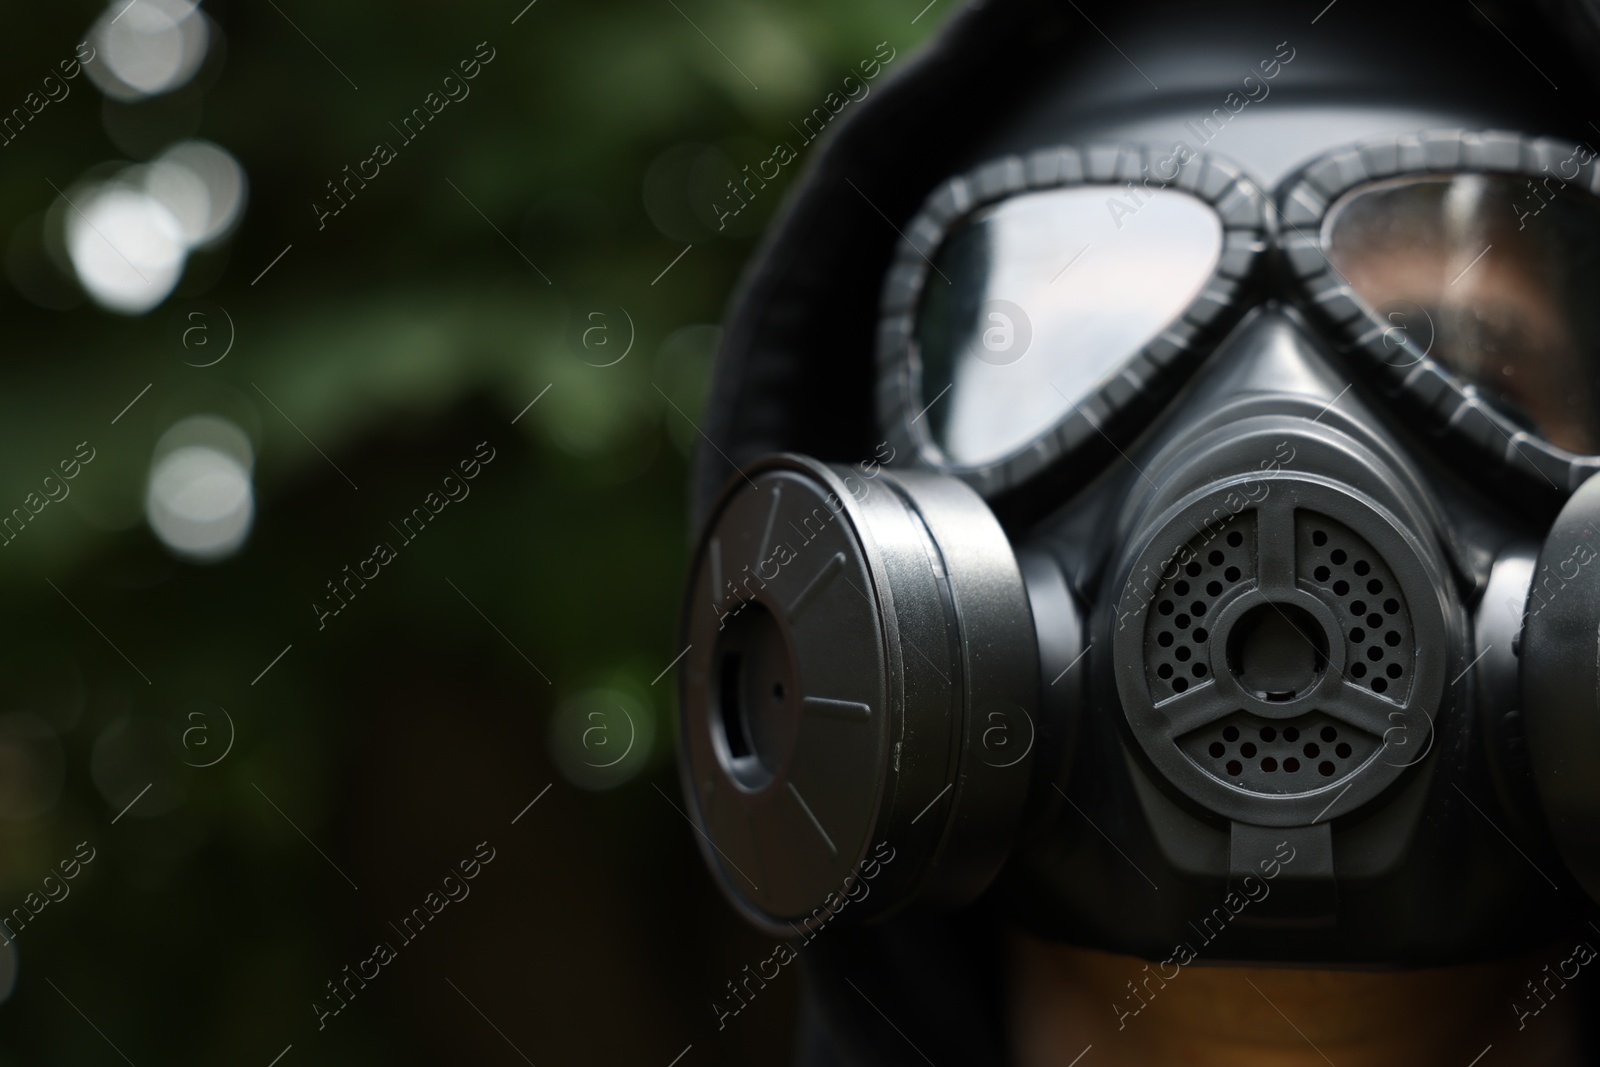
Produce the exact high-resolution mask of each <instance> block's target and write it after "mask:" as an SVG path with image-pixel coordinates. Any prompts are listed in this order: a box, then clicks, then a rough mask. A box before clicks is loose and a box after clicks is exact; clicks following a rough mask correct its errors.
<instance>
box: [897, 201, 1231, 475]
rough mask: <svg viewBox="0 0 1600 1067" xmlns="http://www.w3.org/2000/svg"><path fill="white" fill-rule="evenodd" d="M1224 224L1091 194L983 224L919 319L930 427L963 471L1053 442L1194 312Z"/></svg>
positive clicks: (962, 241) (1020, 209) (952, 258)
mask: <svg viewBox="0 0 1600 1067" xmlns="http://www.w3.org/2000/svg"><path fill="white" fill-rule="evenodd" d="M1221 253H1222V223H1221V220H1220V219H1219V218H1218V216H1217V213H1216V211H1215V210H1214V209H1213V208H1212V207H1211V206H1210V205H1208V204H1207V203H1205V202H1204V201H1202V200H1199V199H1197V198H1196V197H1193V196H1191V195H1189V194H1188V193H1183V192H1179V191H1177V190H1173V189H1155V190H1140V191H1139V193H1138V195H1137V199H1136V198H1135V197H1134V195H1133V194H1131V193H1130V192H1129V191H1128V190H1127V189H1126V188H1124V187H1121V186H1115V185H1086V186H1075V187H1072V188H1066V189H1054V190H1049V191H1045V192H1037V193H1030V194H1027V195H1024V196H1018V197H1015V198H1013V199H1010V200H1007V201H1004V202H1003V203H1000V204H998V205H996V206H994V207H991V208H988V209H986V210H984V211H981V212H979V213H978V214H976V215H974V216H973V217H972V218H971V219H970V220H968V221H967V222H966V223H965V224H964V225H962V226H961V227H960V228H958V229H956V230H955V231H953V232H952V233H951V234H950V236H949V237H948V238H947V239H946V240H945V242H944V243H943V244H942V245H941V246H940V248H939V252H938V254H937V256H936V257H935V259H934V264H935V266H936V267H937V272H933V273H930V274H929V275H928V279H927V281H926V283H925V285H926V288H925V290H924V295H923V301H922V306H921V308H920V310H919V313H918V316H917V343H918V351H919V352H920V355H921V364H922V367H921V369H922V374H921V380H922V396H921V401H920V404H919V406H920V407H922V408H923V410H924V414H923V415H922V416H921V417H923V418H926V419H927V421H928V428H929V433H930V436H931V437H932V438H933V440H934V442H935V443H936V444H938V445H939V447H940V449H942V450H943V452H944V454H945V455H946V456H947V457H949V459H950V460H951V461H953V462H954V463H956V464H960V465H966V466H977V465H981V464H985V463H991V462H994V461H996V460H999V459H1003V458H1004V457H1006V456H1008V455H1010V454H1012V453H1014V452H1017V451H1018V450H1020V449H1022V448H1024V447H1026V446H1027V445H1028V444H1029V443H1031V442H1032V441H1034V440H1036V439H1037V438H1039V437H1040V436H1042V435H1044V434H1046V433H1048V432H1049V431H1050V430H1051V429H1052V428H1053V427H1054V426H1055V425H1056V424H1057V423H1058V422H1060V420H1061V419H1062V418H1063V417H1064V416H1066V415H1067V414H1068V413H1069V412H1070V411H1071V410H1072V407H1073V405H1074V404H1076V403H1078V402H1080V401H1082V400H1083V399H1084V398H1085V397H1087V396H1088V395H1089V394H1090V393H1091V392H1092V391H1093V390H1094V389H1095V388H1096V387H1097V386H1098V385H1099V384H1100V383H1101V382H1103V381H1104V380H1105V379H1106V378H1108V377H1109V376H1111V375H1113V374H1115V373H1116V372H1117V371H1118V370H1120V369H1121V368H1122V366H1123V365H1124V364H1125V363H1126V362H1127V361H1128V360H1129V359H1130V358H1131V357H1132V356H1133V355H1134V354H1135V353H1137V352H1138V351H1139V349H1140V348H1142V347H1143V346H1144V345H1146V344H1147V343H1149V342H1150V341H1151V340H1153V339H1154V338H1155V337H1156V336H1157V335H1158V334H1159V333H1160V332H1161V331H1162V330H1163V329H1164V328H1166V326H1167V324H1168V323H1170V322H1172V321H1173V320H1174V319H1176V318H1177V317H1178V316H1179V315H1180V314H1182V313H1183V311H1184V310H1185V309H1186V308H1187V307H1188V306H1189V305H1190V304H1191V303H1193V302H1194V299H1195V297H1197V296H1198V295H1199V294H1200V291H1201V290H1202V288H1204V286H1205V284H1206V281H1207V280H1208V279H1209V278H1210V277H1211V275H1212V273H1213V272H1214V271H1215V270H1216V267H1217V262H1218V260H1219V258H1220V257H1221Z"/></svg>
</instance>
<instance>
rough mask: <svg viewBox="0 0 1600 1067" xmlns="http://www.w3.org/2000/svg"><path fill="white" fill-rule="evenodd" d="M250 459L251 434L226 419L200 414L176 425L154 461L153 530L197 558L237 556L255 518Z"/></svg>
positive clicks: (148, 507) (178, 551)
mask: <svg viewBox="0 0 1600 1067" xmlns="http://www.w3.org/2000/svg"><path fill="white" fill-rule="evenodd" d="M251 462H252V454H251V449H250V444H249V439H248V438H247V437H245V435H244V433H243V431H241V430H239V429H238V427H236V426H234V425H233V424H232V423H230V422H228V421H226V420H225V419H219V418H216V417H214V416H198V417H196V418H191V419H185V420H184V421H183V422H180V423H178V424H177V425H175V426H173V427H172V429H170V430H168V431H167V432H166V433H165V434H164V435H162V439H161V441H160V442H159V443H157V445H156V455H155V459H154V461H153V462H152V463H151V466H150V484H149V488H148V490H147V491H146V494H145V517H146V518H147V519H148V520H149V522H150V529H151V530H152V531H154V532H155V535H156V536H157V537H158V538H160V539H161V542H162V544H164V545H166V547H167V548H168V549H169V550H170V551H171V552H172V553H173V554H174V555H176V556H179V557H181V558H184V559H188V560H191V561H193V562H197V563H212V562H216V561H217V560H221V559H225V558H227V557H228V556H231V555H233V554H234V553H235V552H237V551H238V550H239V548H240V547H241V546H242V545H243V544H244V541H245V538H246V537H247V536H248V535H249V533H250V524H251V521H252V520H253V519H254V517H255V496H254V492H253V489H252V486H251V481H250V467H251Z"/></svg>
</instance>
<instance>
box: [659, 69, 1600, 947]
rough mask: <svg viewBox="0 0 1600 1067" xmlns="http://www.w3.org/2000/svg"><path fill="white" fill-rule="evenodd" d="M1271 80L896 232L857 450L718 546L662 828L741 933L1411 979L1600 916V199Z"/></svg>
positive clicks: (1016, 151)
mask: <svg viewBox="0 0 1600 1067" xmlns="http://www.w3.org/2000/svg"><path fill="white" fill-rule="evenodd" d="M1257 50H1258V51H1259V52H1260V55H1259V56H1252V58H1251V61H1250V62H1249V63H1247V64H1243V65H1237V66H1235V67H1230V68H1229V70H1228V72H1227V73H1225V74H1222V75H1219V76H1216V77H1213V78H1212V79H1211V80H1210V81H1204V80H1203V79H1202V80H1201V82H1200V84H1202V85H1204V86H1215V90H1216V91H1215V92H1205V91H1194V92H1192V93H1191V94H1190V96H1189V97H1186V98H1185V99H1186V100H1193V101H1201V102H1202V103H1185V104H1183V105H1180V106H1179V107H1178V108H1177V109H1176V110H1175V111H1174V110H1171V105H1170V104H1166V103H1163V104H1162V107H1163V108H1166V109H1168V110H1163V111H1160V112H1154V111H1152V110H1151V108H1150V106H1146V107H1145V108H1144V109H1143V110H1140V109H1139V108H1131V109H1130V108H1124V109H1123V110H1122V111H1116V109H1109V110H1110V111H1111V112H1112V113H1114V114H1116V115H1117V116H1119V117H1117V118H1116V119H1114V120H1113V119H1106V118H1104V117H1096V118H1093V119H1090V118H1084V117H1081V116H1080V117H1078V118H1072V117H1070V112H1064V111H1063V110H1062V109H1061V108H1059V107H1055V106H1054V105H1052V104H1049V103H1046V104H1040V105H1039V106H1037V107H1035V108H1034V109H1033V110H1032V111H1031V112H1030V113H1029V114H1028V115H1026V116H1025V117H1024V118H1022V119H1019V120H1018V121H1016V122H1014V123H1012V124H1011V125H1010V126H1009V127H1008V128H1007V129H1006V131H1005V132H1002V133H1000V134H998V135H996V136H995V137H993V138H991V139H990V140H989V141H988V142H985V143H984V144H980V145H976V146H974V147H973V148H972V149H971V151H970V156H971V157H972V158H970V159H969V160H968V161H967V162H966V164H965V165H963V166H961V167H959V168H952V169H951V170H949V171H946V173H945V175H944V176H943V177H942V179H941V180H938V181H934V182H932V183H931V185H925V186H924V189H925V192H924V195H923V199H922V202H921V207H920V210H917V211H916V212H915V213H914V214H911V215H910V216H909V217H905V218H894V219H892V220H891V224H892V226H893V229H894V231H895V233H894V234H892V235H891V238H892V240H893V242H894V243H893V250H892V252H891V253H890V254H889V255H888V256H887V257H886V258H887V262H886V265H885V267H884V269H883V271H882V274H881V285H880V288H879V289H878V293H877V322H876V333H875V337H874V339H873V344H874V349H875V360H876V364H875V368H874V370H873V371H872V373H873V375H874V377H875V391H874V394H873V399H874V420H873V428H872V433H871V437H872V438H874V439H875V444H873V446H872V447H871V448H869V449H867V450H858V452H857V453H856V454H854V455H848V456H846V457H832V459H831V460H830V461H828V462H824V461H823V460H821V459H816V458H811V457H809V456H807V455H801V454H796V453H793V452H781V453H775V454H772V455H769V456H766V457H763V458H757V459H755V460H753V461H750V462H745V463H742V464H741V465H740V469H739V470H738V471H737V472H736V473H733V474H732V477H731V478H729V480H728V481H727V483H726V487H725V488H724V489H723V490H722V491H721V494H720V496H718V497H717V498H716V499H715V501H714V503H712V504H711V506H710V507H709V508H708V509H707V510H706V514H705V520H704V524H703V528H702V533H701V536H700V539H699V541H698V546H697V548H696V550H695V555H694V561H693V564H692V567H691V572H690V577H689V580H688V584H687V593H686V596H685V601H684V609H683V617H682V618H683V621H682V628H683V639H682V641H681V642H680V643H681V644H685V645H687V646H688V651H687V653H686V655H685V657H684V659H683V661H682V664H681V672H680V678H679V682H680V697H681V715H682V730H681V746H682V761H681V765H682V776H683V785H684V792H685V796H686V799H687V801H688V806H689V814H690V815H691V817H692V819H693V821H694V822H695V825H696V828H697V830H698V831H699V836H700V839H701V843H702V846H703V848H702V851H703V852H704V855H705V858H706V860H707V862H708V864H709V865H710V867H711V868H712V870H713V871H714V872H715V875H716V878H717V881H718V883H719V884H720V885H721V887H722V889H723V890H724V892H725V894H726V895H727V897H728V898H729V900H730V901H732V903H733V904H734V905H735V906H736V907H737V908H738V910H739V911H740V912H741V914H742V915H743V916H744V917H745V918H747V919H748V920H749V921H751V922H752V923H754V924H755V925H756V926H758V927H759V928H761V929H762V930H764V931H767V932H769V933H772V934H776V935H783V936H793V935H795V934H797V933H800V932H802V931H805V930H806V929H808V928H813V929H814V928H816V927H817V926H819V925H821V924H824V923H827V922H829V921H831V920H832V919H833V918H834V917H836V916H837V917H839V918H841V919H845V920H847V921H850V922H857V921H878V920H883V919H886V918H889V917H891V916H894V915H897V914H902V913H907V912H914V911H918V910H929V909H931V910H949V909H955V908H960V907H963V906H965V905H968V904H970V903H972V902H973V901H975V900H978V899H979V898H980V897H984V899H985V900H986V901H987V902H989V903H991V904H992V905H993V906H994V907H995V908H996V909H998V911H999V912H1000V914H1002V915H1003V916H1004V917H1005V918H1006V920H1007V921H1009V922H1014V923H1016V924H1018V925H1020V926H1023V927H1025V928H1027V929H1029V930H1031V931H1032V932H1034V933H1035V934H1038V935H1040V936H1044V937H1048V938H1052V939H1057V940H1063V941H1070V942H1073V943H1077V944H1082V945H1087V946H1091V947H1098V948H1104V949H1108V950H1112V951H1118V952H1126V953H1134V954H1139V955H1145V956H1149V957H1152V958H1155V957H1156V956H1157V955H1159V954H1162V953H1164V952H1166V951H1167V950H1168V949H1169V948H1170V946H1171V945H1172V944H1173V943H1174V942H1176V941H1180V940H1185V939H1189V940H1192V939H1193V938H1192V932H1193V931H1195V930H1196V927H1195V925H1194V924H1195V923H1197V922H1207V921H1209V920H1208V919H1207V920H1202V918H1201V917H1209V916H1211V915H1212V914H1216V913H1218V906H1219V905H1220V904H1223V903H1224V902H1226V909H1227V913H1226V928H1225V929H1220V928H1219V931H1218V934H1217V936H1216V946H1215V948H1214V949H1213V950H1212V951H1211V953H1210V954H1211V955H1213V956H1216V957H1220V958H1228V959H1237V960H1259V961H1285V962H1296V963H1304V964H1328V965H1339V964H1358V965H1359V964H1398V965H1424V964H1440V963H1448V962H1455V961H1462V960H1469V959H1479V958H1485V957H1489V956H1494V955H1498V954H1503V953H1508V952H1513V951H1517V950H1520V949H1522V948H1526V947H1528V946H1530V945H1533V944H1538V943H1540V942H1541V941H1543V940H1545V939H1548V938H1550V937H1552V936H1555V934H1556V933H1557V932H1558V931H1560V930H1561V929H1562V928H1563V926H1564V925H1567V924H1570V923H1571V922H1572V921H1573V920H1574V918H1575V917H1576V916H1578V915H1579V914H1581V909H1582V908H1583V907H1584V906H1585V904H1586V903H1587V901H1586V899H1585V894H1587V895H1588V896H1589V897H1596V898H1600V777H1597V776H1596V774H1595V766H1596V764H1595V761H1596V758H1597V757H1600V637H1597V636H1596V635H1597V633H1600V578H1597V574H1600V562H1597V560H1596V557H1597V555H1600V534H1597V532H1596V531H1597V530H1600V525H1597V524H1600V482H1595V481H1590V480H1588V479H1589V476H1590V474H1592V473H1593V472H1594V471H1595V470H1596V469H1600V309H1597V305H1596V304H1595V301H1594V297H1593V294H1594V293H1595V292H1596V291H1597V286H1600V166H1597V165H1596V161H1595V159H1594V155H1595V153H1594V152H1593V151H1592V150H1591V149H1590V148H1589V147H1588V146H1587V145H1586V144H1584V143H1582V142H1579V141H1576V140H1566V139H1563V138H1560V137H1554V136H1544V135H1543V134H1542V132H1541V131H1539V130H1528V131H1526V132H1522V131H1520V130H1514V129H1503V128H1498V127H1491V126H1488V125H1470V124H1465V123H1462V122H1444V121H1439V122H1430V121H1428V119H1429V118H1430V117H1434V116H1435V114H1437V117H1438V118H1440V119H1455V118H1458V117H1460V116H1458V115H1455V114H1451V113H1449V112H1448V109H1445V110H1441V111H1439V112H1437V113H1434V112H1426V111H1425V109H1418V110H1413V111H1411V112H1407V113H1405V114H1400V113H1397V112H1394V111H1382V110H1381V109H1380V110H1378V111H1374V112H1372V113H1371V114H1368V113H1365V112H1363V111H1362V109H1361V108H1360V107H1357V106H1354V105H1352V106H1351V107H1350V108H1348V109H1347V110H1346V112H1345V113H1344V114H1343V116H1342V118H1340V119H1339V120H1338V121H1333V120H1325V121H1324V120H1317V119H1315V118H1314V117H1312V115H1311V113H1310V111H1309V109H1308V108H1307V105H1306V103H1305V101H1304V100H1303V99H1302V100H1301V101H1299V102H1298V103H1297V102H1296V101H1295V100H1294V99H1292V98H1291V97H1292V91H1291V90H1289V89H1288V88H1286V87H1287V86H1290V85H1292V84H1293V75H1294V73H1295V67H1296V63H1297V59H1298V60H1299V61H1300V63H1305V62H1306V60H1304V59H1301V58H1300V56H1301V52H1300V50H1299V49H1297V48H1296V46H1295V43H1294V42H1291V41H1283V42H1281V43H1277V44H1273V43H1270V42H1269V43H1267V44H1265V45H1263V46H1261V47H1260V48H1258V49H1257ZM1306 51H1307V52H1310V51H1311V49H1310V48H1309V47H1307V48H1306ZM1321 69H1324V70H1325V69H1326V65H1325V66H1324V68H1321ZM1075 84H1076V83H1073V81H1072V79H1071V78H1070V77H1069V78H1067V79H1066V80H1065V81H1064V82H1062V83H1060V84H1058V85H1057V87H1056V89H1055V90H1053V92H1054V95H1051V93H1050V92H1045V93H1042V94H1041V96H1042V97H1044V98H1048V99H1049V100H1059V99H1062V98H1064V97H1065V98H1070V97H1071V95H1072V93H1073V92H1075V91H1076V92H1081V87H1080V88H1077V89H1074V88H1073V86H1074V85H1075ZM1135 88H1138V86H1135ZM1274 90H1277V91H1281V92H1282V93H1283V97H1286V98H1291V99H1283V98H1280V99H1277V100H1270V101H1269V97H1270V96H1272V95H1273V94H1274ZM1141 91H1142V90H1141ZM1128 95H1129V96H1130V98H1131V97H1132V96H1133V95H1134V94H1133V90H1132V89H1130V90H1129V93H1128ZM1213 97H1215V99H1214V100H1213V99H1212V98H1213ZM1213 105H1214V106H1213ZM1272 107H1278V108H1281V109H1282V111H1281V112H1280V113H1279V114H1278V116H1277V118H1276V121H1279V122H1281V121H1284V120H1286V119H1292V118H1294V116H1295V114H1296V111H1295V109H1296V108H1297V107H1298V108H1301V109H1303V115H1302V120H1301V126H1300V129H1299V132H1298V133H1297V134H1295V135H1294V136H1279V135H1277V134H1275V133H1273V130H1274V129H1279V128H1280V127H1271V126H1269V125H1268V124H1267V122H1266V115H1265V113H1266V111H1267V109H1269V108H1272ZM1251 109H1255V111H1256V112H1257V113H1258V114H1259V115H1260V116H1261V118H1260V120H1259V121H1258V120H1257V119H1256V118H1254V117H1252V116H1250V114H1249V112H1250V110H1251ZM1419 112H1420V117H1419ZM1103 113H1104V112H1101V114H1102V115H1103ZM1064 114H1065V115H1068V116H1069V117H1065V118H1064V117H1063V115H1064ZM1184 116H1187V117H1186V118H1185V117H1184ZM1180 119H1182V121H1181V122H1180V121H1179V120H1180ZM1251 122H1257V125H1255V126H1251V125H1250V123H1251ZM1319 122H1320V123H1321V124H1320V125H1319ZM1233 124H1237V125H1233ZM1153 130H1154V131H1159V135H1158V136H1143V137H1136V136H1133V135H1134V134H1148V133H1149V132H1150V131H1153ZM1108 131H1109V132H1110V133H1112V134H1115V135H1116V136H1112V137H1107V136H1104V135H1105V134H1106V133H1107V132H1108ZM1347 131H1348V132H1350V133H1354V134H1357V136H1350V137H1343V136H1338V135H1342V134H1344V133H1345V132H1347ZM1364 131H1365V132H1364ZM1319 137H1320V138H1321V139H1320V141H1319V140H1318V138H1319ZM985 144H986V145H987V146H988V147H987V148H986V147H985V146H984V145H985ZM1235 156H1237V159H1236V158H1235ZM862 195H863V196H865V195H866V194H864V193H863V194H862ZM863 371H864V372H865V368H863ZM858 438H859V435H858ZM725 469H727V470H731V468H725ZM1210 940H1212V939H1211V937H1210V936H1208V937H1207V941H1208V942H1209V941H1210Z"/></svg>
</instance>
